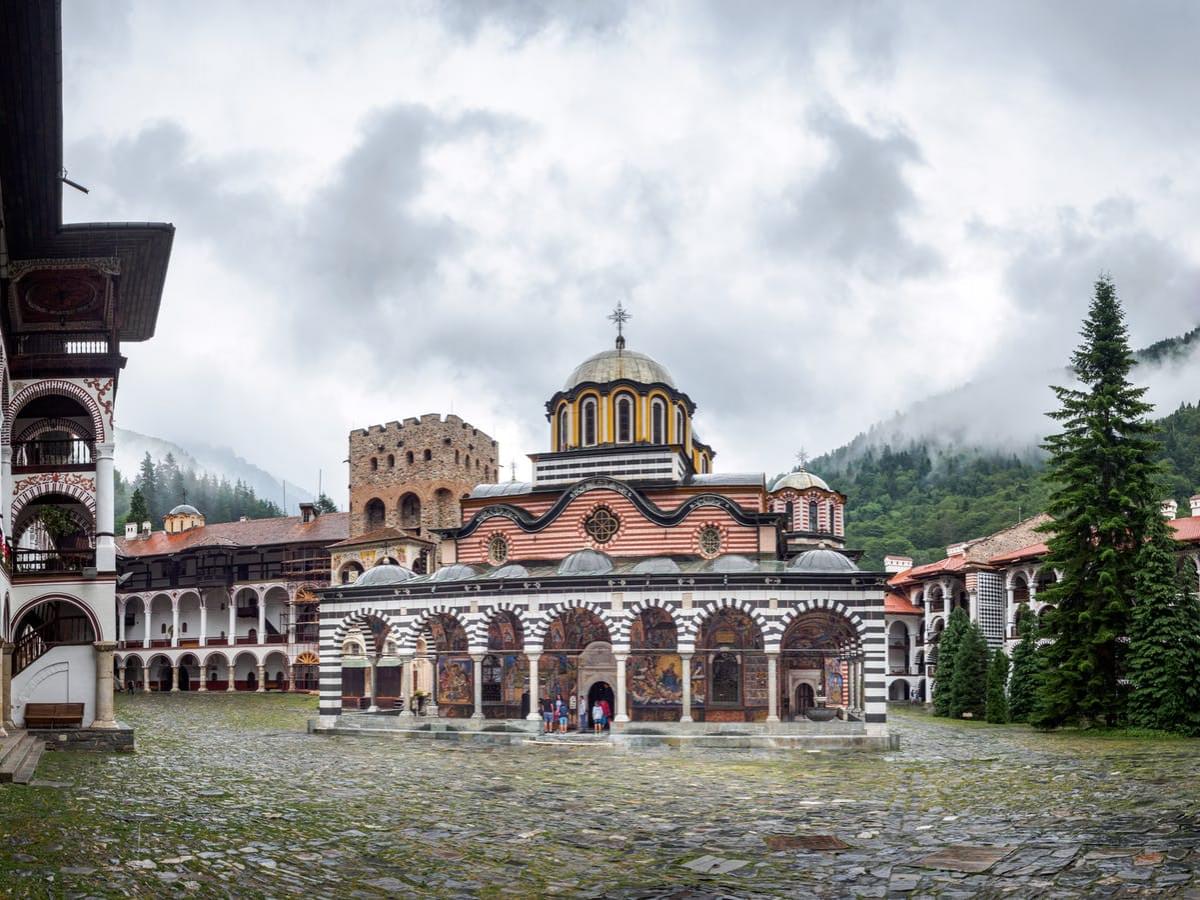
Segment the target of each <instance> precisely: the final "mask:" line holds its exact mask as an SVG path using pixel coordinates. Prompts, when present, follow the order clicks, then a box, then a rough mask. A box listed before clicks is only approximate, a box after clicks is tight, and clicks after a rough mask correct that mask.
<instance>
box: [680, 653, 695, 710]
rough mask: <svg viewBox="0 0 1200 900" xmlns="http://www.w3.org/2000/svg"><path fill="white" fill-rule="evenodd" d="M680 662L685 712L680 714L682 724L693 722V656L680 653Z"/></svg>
mask: <svg viewBox="0 0 1200 900" xmlns="http://www.w3.org/2000/svg"><path fill="white" fill-rule="evenodd" d="M679 660H680V662H681V663H682V664H683V665H682V668H683V675H682V676H680V677H681V678H682V679H683V710H682V711H681V713H680V716H679V721H680V722H690V721H692V654H690V653H680V654H679Z"/></svg>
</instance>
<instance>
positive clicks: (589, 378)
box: [563, 348, 675, 391]
mask: <svg viewBox="0 0 1200 900" xmlns="http://www.w3.org/2000/svg"><path fill="white" fill-rule="evenodd" d="M621 380H628V381H633V382H637V383H638V384H665V385H666V386H667V387H669V388H673V387H675V379H673V378H672V377H671V373H670V372H668V371H667V368H666V366H664V365H663V364H662V363H660V362H658V361H656V360H653V359H651V358H650V357H649V356H647V355H646V354H645V353H638V352H636V351H634V350H624V349H620V348H618V349H616V350H604V351H601V352H600V353H597V354H596V355H595V356H590V357H588V358H587V359H585V360H584V361H583V362H582V363H580V364H579V366H578V367H576V369H575V371H574V372H572V373H571V374H570V376H569V377H568V378H567V383H566V384H565V385H564V386H563V390H564V391H569V390H571V388H573V387H576V386H577V385H580V384H585V383H588V382H595V383H596V384H608V383H610V382H613V381H621Z"/></svg>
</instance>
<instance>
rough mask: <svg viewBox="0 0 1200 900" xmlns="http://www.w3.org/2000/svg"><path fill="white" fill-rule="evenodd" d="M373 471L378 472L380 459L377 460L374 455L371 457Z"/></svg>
mask: <svg viewBox="0 0 1200 900" xmlns="http://www.w3.org/2000/svg"><path fill="white" fill-rule="evenodd" d="M371 471H372V472H378V471H379V460H377V459H376V458H375V457H373V456H372V457H371Z"/></svg>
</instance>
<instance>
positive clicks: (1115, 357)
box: [1031, 277, 1160, 728]
mask: <svg viewBox="0 0 1200 900" xmlns="http://www.w3.org/2000/svg"><path fill="white" fill-rule="evenodd" d="M1081 333H1082V336H1083V342H1082V343H1081V344H1080V345H1079V348H1078V349H1077V350H1076V351H1075V354H1074V355H1073V357H1072V368H1073V370H1074V374H1075V377H1076V378H1077V379H1078V381H1079V387H1077V388H1074V387H1055V388H1054V392H1055V394H1056V395H1057V396H1058V400H1059V403H1060V408H1059V409H1058V410H1055V411H1054V412H1052V413H1050V415H1051V416H1052V417H1053V418H1054V419H1056V420H1057V421H1058V422H1060V423H1062V427H1063V431H1062V432H1061V433H1060V434H1056V435H1052V436H1050V437H1048V438H1047V439H1046V442H1045V444H1044V445H1043V446H1044V448H1045V449H1046V450H1047V451H1048V452H1049V454H1050V458H1049V462H1048V466H1047V476H1048V478H1049V479H1050V483H1051V485H1052V490H1051V494H1050V502H1049V504H1048V509H1047V511H1048V512H1049V513H1050V515H1051V517H1052V518H1053V520H1054V521H1053V523H1052V524H1050V525H1048V526H1046V527H1045V529H1044V530H1046V531H1048V532H1051V533H1052V534H1051V536H1050V537H1049V538H1048V540H1047V544H1048V545H1049V553H1048V554H1047V558H1046V565H1047V566H1050V567H1052V568H1054V569H1057V570H1059V571H1060V572H1061V573H1062V577H1061V578H1060V580H1059V581H1058V582H1057V583H1056V584H1053V585H1051V586H1050V587H1048V588H1046V589H1045V590H1043V592H1042V594H1041V597H1040V599H1042V600H1045V601H1046V602H1047V603H1048V604H1050V605H1051V609H1049V610H1048V611H1047V612H1046V621H1045V625H1044V630H1045V633H1044V636H1045V637H1047V638H1049V641H1050V642H1049V643H1047V644H1046V645H1045V646H1044V647H1043V648H1042V650H1041V651H1040V652H1041V653H1042V654H1043V655H1044V662H1045V665H1044V668H1043V677H1042V679H1041V687H1040V690H1039V692H1038V702H1037V706H1036V709H1035V711H1034V714H1033V716H1032V718H1031V721H1032V722H1033V724H1035V725H1036V726H1038V727H1041V728H1054V727H1057V726H1059V725H1063V724H1066V723H1071V722H1092V721H1105V722H1107V723H1108V724H1115V723H1116V722H1117V721H1118V720H1119V719H1120V718H1121V716H1122V715H1123V712H1124V708H1125V690H1124V687H1123V685H1122V678H1123V676H1124V674H1125V645H1124V644H1123V643H1122V638H1124V637H1125V636H1126V635H1128V634H1129V626H1130V613H1131V601H1132V598H1133V597H1134V596H1135V595H1136V581H1137V571H1138V556H1139V554H1140V552H1141V545H1142V542H1143V540H1144V539H1145V537H1146V529H1147V527H1148V517H1147V513H1148V512H1150V513H1152V514H1153V515H1158V498H1157V491H1158V488H1157V477H1158V475H1157V472H1158V470H1157V467H1156V464H1155V462H1154V460H1155V457H1156V456H1157V454H1158V452H1159V449H1160V447H1159V445H1158V443H1157V441H1155V439H1154V437H1153V431H1152V426H1151V425H1150V424H1149V423H1148V422H1147V421H1146V416H1147V414H1148V413H1149V412H1150V410H1151V406H1150V405H1149V404H1148V403H1146V402H1145V401H1143V399H1142V396H1143V394H1144V393H1145V389H1144V388H1137V387H1134V386H1133V385H1132V384H1131V383H1130V381H1129V372H1130V370H1131V369H1132V367H1133V365H1134V358H1133V355H1132V353H1131V352H1130V350H1129V336H1128V333H1127V331H1126V328H1125V322H1124V313H1123V311H1122V309H1121V305H1120V303H1119V301H1118V300H1117V292H1116V289H1115V288H1114V286H1113V283H1112V281H1111V280H1110V279H1108V278H1107V277H1101V278H1100V280H1099V281H1097V282H1096V290H1095V296H1094V298H1093V299H1092V303H1091V307H1090V309H1089V310H1088V317H1087V319H1086V320H1085V321H1084V323H1083V329H1082V332H1081Z"/></svg>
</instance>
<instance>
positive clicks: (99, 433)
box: [0, 379, 112, 443]
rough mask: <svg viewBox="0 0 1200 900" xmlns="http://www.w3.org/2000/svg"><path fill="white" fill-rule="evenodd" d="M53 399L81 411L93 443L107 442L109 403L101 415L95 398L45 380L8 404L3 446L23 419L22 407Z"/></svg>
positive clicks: (71, 384)
mask: <svg viewBox="0 0 1200 900" xmlns="http://www.w3.org/2000/svg"><path fill="white" fill-rule="evenodd" d="M109 389H111V386H110V387H107V388H105V391H106V392H107V390H109ZM56 395H57V396H60V397H66V398H69V399H71V400H74V401H75V402H76V403H77V404H78V405H79V406H80V407H81V408H82V410H83V413H84V416H86V417H87V418H90V419H91V422H92V438H93V439H94V440H96V441H97V442H100V443H103V442H105V441H106V440H108V437H109V434H108V429H107V428H106V427H105V423H104V417H105V413H108V414H109V415H111V413H112V401H111V400H108V401H107V402H106V403H105V408H104V410H103V411H102V410H101V408H100V404H99V403H97V402H96V398H95V397H93V396H92V395H91V394H89V393H88V392H87V391H86V390H84V389H83V388H82V387H81V386H79V385H78V384H75V383H74V382H71V381H63V380H58V379H46V380H43V381H37V382H34V383H33V384H30V385H28V386H27V387H24V388H22V389H21V390H20V391H18V392H17V394H16V395H15V396H14V397H12V399H10V400H9V401H8V407H7V410H8V414H7V415H6V416H5V417H4V427H3V429H2V430H0V435H2V436H3V440H4V442H5V443H11V442H12V427H13V423H15V422H16V421H17V420H18V419H19V418H22V416H21V413H22V412H23V411H24V410H25V407H27V406H29V405H30V404H31V403H33V402H34V401H36V400H39V399H41V398H43V397H53V396H56Z"/></svg>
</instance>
